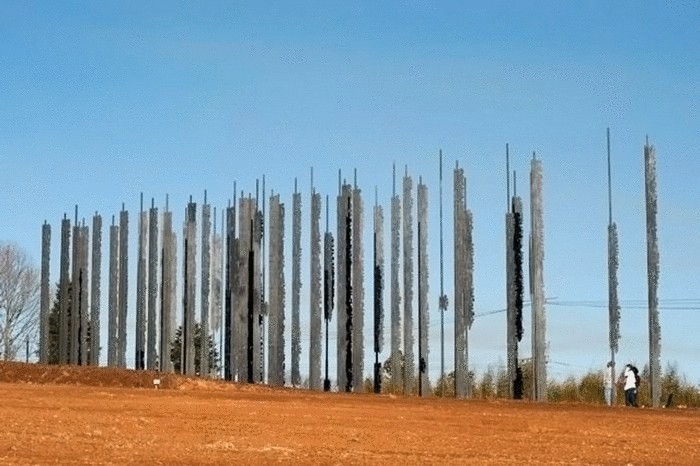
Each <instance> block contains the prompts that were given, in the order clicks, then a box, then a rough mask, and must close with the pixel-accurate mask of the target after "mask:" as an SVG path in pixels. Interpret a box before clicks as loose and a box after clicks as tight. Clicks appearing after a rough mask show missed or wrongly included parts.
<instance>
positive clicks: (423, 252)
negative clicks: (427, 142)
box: [416, 178, 430, 389]
mask: <svg viewBox="0 0 700 466" xmlns="http://www.w3.org/2000/svg"><path fill="white" fill-rule="evenodd" d="M416 197H417V201H416V208H417V209H416V210H417V215H418V225H420V229H419V230H418V267H419V273H418V286H419V290H418V315H419V318H420V323H419V329H420V337H419V343H420V347H421V351H419V353H418V374H419V377H420V381H421V386H422V387H423V388H424V389H425V388H427V387H429V386H430V371H429V364H428V361H429V355H430V347H429V333H428V329H429V327H430V313H429V302H428V293H429V288H428V277H429V268H428V187H427V186H426V185H425V184H424V183H423V180H422V178H419V181H418V188H417V192H416Z"/></svg>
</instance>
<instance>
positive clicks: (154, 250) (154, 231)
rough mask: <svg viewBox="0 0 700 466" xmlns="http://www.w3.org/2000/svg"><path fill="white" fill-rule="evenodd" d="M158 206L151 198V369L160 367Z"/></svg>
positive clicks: (148, 321)
mask: <svg viewBox="0 0 700 466" xmlns="http://www.w3.org/2000/svg"><path fill="white" fill-rule="evenodd" d="M157 301H158V208H157V207H156V205H155V199H153V198H151V208H150V209H149V211H148V306H147V315H146V368H147V369H148V370H149V371H154V370H157V369H158V348H157V343H156V341H157V334H156V329H157V328H158V322H157V319H158V314H159V313H158V312H157V308H156V305H157ZM161 357H162V358H166V359H167V358H168V353H167V352H165V353H161Z"/></svg>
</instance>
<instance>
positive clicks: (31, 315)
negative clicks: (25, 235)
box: [0, 243, 40, 360]
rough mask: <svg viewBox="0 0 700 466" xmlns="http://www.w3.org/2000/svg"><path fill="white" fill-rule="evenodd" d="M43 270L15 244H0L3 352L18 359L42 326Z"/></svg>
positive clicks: (0, 351)
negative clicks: (41, 289)
mask: <svg viewBox="0 0 700 466" xmlns="http://www.w3.org/2000/svg"><path fill="white" fill-rule="evenodd" d="M39 294H40V274H39V270H38V269H37V268H35V267H34V266H33V265H32V264H31V263H30V261H29V258H28V257H27V255H26V253H25V252H24V251H23V250H22V249H21V248H19V246H17V245H15V244H8V243H2V244H0V356H2V359H4V360H12V359H15V357H16V356H17V353H18V351H19V349H20V348H21V346H22V344H23V343H24V342H25V341H26V340H27V339H28V338H29V339H34V340H36V334H37V332H38V329H39Z"/></svg>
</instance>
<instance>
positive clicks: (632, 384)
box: [622, 364, 637, 408]
mask: <svg viewBox="0 0 700 466" xmlns="http://www.w3.org/2000/svg"><path fill="white" fill-rule="evenodd" d="M622 377H623V378H624V380H625V406H633V407H635V408H636V407H637V374H635V372H634V370H633V369H632V364H627V365H626V366H625V371H624V372H623V373H622Z"/></svg>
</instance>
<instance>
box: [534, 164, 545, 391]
mask: <svg viewBox="0 0 700 466" xmlns="http://www.w3.org/2000/svg"><path fill="white" fill-rule="evenodd" d="M530 225H531V233H530V234H531V236H530V270H531V276H530V286H531V294H532V324H533V325H532V345H533V346H532V355H533V361H532V366H533V367H532V368H533V377H532V380H533V392H532V398H533V399H534V400H535V401H546V400H547V360H546V344H547V342H546V330H545V326H546V321H545V309H544V272H543V265H544V212H543V208H542V162H541V161H540V160H537V159H536V158H535V153H534V152H533V153H532V162H531V168H530Z"/></svg>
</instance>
